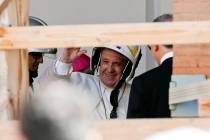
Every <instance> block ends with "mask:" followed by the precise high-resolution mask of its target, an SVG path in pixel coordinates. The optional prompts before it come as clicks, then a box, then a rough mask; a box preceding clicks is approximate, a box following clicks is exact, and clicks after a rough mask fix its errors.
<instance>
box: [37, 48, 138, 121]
mask: <svg viewBox="0 0 210 140" xmlns="http://www.w3.org/2000/svg"><path fill="white" fill-rule="evenodd" d="M84 53H85V51H83V50H80V48H67V49H65V50H64V53H63V55H62V56H61V57H60V59H59V60H57V61H55V62H54V63H53V65H52V66H51V67H50V68H49V69H48V71H46V72H47V73H45V74H44V75H43V76H42V78H43V77H45V78H43V79H39V82H40V85H42V86H43V87H45V86H46V85H47V84H48V83H49V81H54V80H56V79H57V80H60V79H64V80H67V81H68V82H69V83H71V84H75V85H78V86H79V87H80V88H81V89H83V90H88V91H89V92H88V96H89V97H90V98H91V99H92V100H93V101H92V103H93V104H94V109H93V112H94V113H93V116H94V118H95V119H110V118H121V119H122V118H123V119H125V118H126V114H127V107H128V99H129V92H130V85H129V84H128V83H127V82H126V79H129V77H132V76H133V73H134V71H135V68H136V65H137V64H138V60H139V59H140V57H139V56H140V47H139V46H123V45H116V46H102V47H98V48H94V49H93V56H92V63H91V64H92V65H91V67H92V70H93V71H95V73H97V74H95V75H88V74H84V73H80V72H72V62H73V61H74V60H75V59H76V58H78V57H79V56H81V55H82V54H84ZM78 100H79V99H78Z"/></svg>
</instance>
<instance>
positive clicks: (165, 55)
mask: <svg viewBox="0 0 210 140" xmlns="http://www.w3.org/2000/svg"><path fill="white" fill-rule="evenodd" d="M173 55H174V54H173V52H172V51H171V52H168V53H166V54H164V55H163V57H161V59H160V64H162V63H163V62H164V61H165V60H166V59H168V58H171V57H173Z"/></svg>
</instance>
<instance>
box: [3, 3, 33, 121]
mask: <svg viewBox="0 0 210 140" xmlns="http://www.w3.org/2000/svg"><path fill="white" fill-rule="evenodd" d="M0 20H1V21H2V22H3V23H4V26H13V27H15V26H24V25H26V24H27V23H28V0H12V1H10V3H9V4H8V5H7V7H6V8H5V9H4V11H3V13H2V15H1V17H0ZM0 32H1V33H5V30H0ZM1 37H2V36H0V38H1ZM5 53H6V61H7V66H8V75H7V76H8V87H7V90H8V91H9V95H10V96H9V97H8V98H9V103H10V105H11V107H10V109H11V112H13V115H12V118H9V119H18V118H19V113H20V108H21V104H22V101H23V99H24V98H25V94H26V93H27V92H28V91H29V89H28V87H29V84H28V81H29V80H28V53H27V51H26V50H17V49H14V50H10V51H5Z"/></svg>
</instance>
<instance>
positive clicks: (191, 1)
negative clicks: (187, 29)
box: [173, 0, 210, 21]
mask: <svg viewBox="0 0 210 140" xmlns="http://www.w3.org/2000/svg"><path fill="white" fill-rule="evenodd" d="M209 7H210V1H209V0H173V14H174V20H175V21H186V20H187V21H195V20H209V19H210V15H209V13H210V8H209Z"/></svg>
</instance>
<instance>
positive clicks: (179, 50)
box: [173, 44, 210, 57]
mask: <svg viewBox="0 0 210 140" xmlns="http://www.w3.org/2000/svg"><path fill="white" fill-rule="evenodd" d="M173 51H174V55H175V56H178V57H179V56H205V55H207V56H210V44H199V45H193V44H186V45H175V46H174V49H173Z"/></svg>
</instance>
